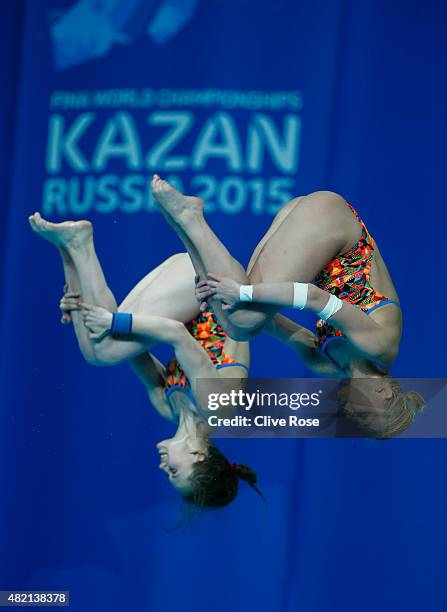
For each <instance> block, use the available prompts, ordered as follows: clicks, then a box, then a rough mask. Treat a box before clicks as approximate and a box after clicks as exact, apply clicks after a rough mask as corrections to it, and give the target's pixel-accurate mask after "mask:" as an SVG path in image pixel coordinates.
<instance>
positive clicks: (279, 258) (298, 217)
mask: <svg viewBox="0 0 447 612" xmlns="http://www.w3.org/2000/svg"><path fill="white" fill-rule="evenodd" d="M152 189H153V192H154V197H155V199H156V201H157V203H158V204H159V206H160V208H161V210H162V211H163V213H164V215H165V217H166V218H167V219H168V222H169V223H170V224H171V225H172V227H173V228H174V229H175V231H176V232H177V234H178V235H179V237H180V238H181V240H182V241H183V243H184V244H185V246H186V248H187V249H188V251H189V252H190V253H193V254H194V255H193V257H194V259H196V258H197V259H198V260H199V261H200V265H201V267H202V268H203V270H204V271H205V272H216V273H217V274H221V275H222V276H229V277H231V278H234V279H235V280H238V281H240V282H246V281H245V279H243V278H242V277H241V276H240V269H239V267H238V266H239V264H237V265H235V263H234V261H235V260H234V259H233V258H232V257H231V255H230V254H229V253H228V251H227V250H226V249H225V247H224V246H223V245H222V243H220V241H219V240H218V238H217V237H216V235H215V234H214V233H213V232H212V230H211V228H210V227H209V226H208V225H207V223H206V221H205V219H204V216H203V201H202V200H200V199H199V198H193V197H187V196H184V195H182V194H181V193H179V192H178V191H176V190H175V189H173V188H172V187H171V186H170V185H169V184H168V183H166V181H161V180H160V179H159V177H157V176H155V177H154V180H153V183H152ZM286 220H287V222H286ZM359 237H360V226H359V223H358V222H357V220H356V219H355V217H354V215H353V214H352V212H351V211H350V210H349V208H348V207H347V206H346V204H345V201H344V200H343V198H342V197H340V196H339V195H337V194H335V193H332V192H327V191H321V192H316V193H313V194H310V195H308V196H303V197H300V198H295V199H294V200H292V201H291V202H289V203H288V204H287V205H286V206H285V207H284V208H283V209H282V210H281V211H280V212H279V213H278V215H277V218H276V219H275V220H274V222H273V224H272V227H271V228H270V230H269V231H268V232H267V235H266V236H265V237H264V238H263V239H262V241H261V243H260V245H258V247H257V249H256V251H255V254H254V257H252V261H251V262H250V264H249V267H248V273H249V278H250V281H249V282H250V283H257V282H275V281H276V282H279V281H286V280H287V281H290V280H291V281H299V282H310V281H311V280H313V279H314V277H315V276H316V275H317V273H318V272H319V271H320V270H321V269H322V268H323V267H324V266H325V265H326V264H327V263H328V262H329V261H330V260H331V259H333V258H334V257H335V256H336V255H337V254H338V253H340V252H343V250H344V249H347V248H349V246H351V245H352V244H353V243H354V242H355V241H356V240H358V239H359ZM213 307H214V304H213ZM278 310H279V309H278V308H276V307H272V306H260V305H254V304H249V305H247V306H246V307H245V308H244V309H239V310H236V311H235V312H233V313H232V314H227V317H228V319H229V322H230V326H227V327H226V328H225V329H226V331H227V332H228V333H229V334H230V336H232V337H235V338H236V339H237V340H246V339H248V338H250V337H252V336H253V335H255V334H256V333H258V332H259V330H260V329H262V326H263V325H264V323H265V322H266V321H267V320H268V319H269V318H270V317H272V316H273V315H274V314H275V313H276V312H278ZM224 314H225V313H224ZM222 324H223V325H224V322H223V321H222Z"/></svg>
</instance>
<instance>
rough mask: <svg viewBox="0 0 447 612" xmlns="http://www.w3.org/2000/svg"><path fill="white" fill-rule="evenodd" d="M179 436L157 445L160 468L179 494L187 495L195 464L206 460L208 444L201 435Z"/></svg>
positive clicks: (187, 434)
mask: <svg viewBox="0 0 447 612" xmlns="http://www.w3.org/2000/svg"><path fill="white" fill-rule="evenodd" d="M178 434H179V432H177V434H176V435H175V436H174V437H173V438H169V439H167V440H162V441H161V442H159V443H158V444H157V450H158V453H159V455H160V465H159V468H160V469H161V470H162V471H163V472H164V473H165V474H166V476H167V478H168V479H169V482H170V483H171V484H172V486H173V487H175V488H176V489H177V490H178V491H179V493H182V494H186V493H189V491H190V489H191V482H190V476H191V474H192V471H193V466H194V464H195V463H198V462H201V461H204V460H205V459H206V453H207V442H206V439H205V438H203V437H201V436H200V435H191V434H189V433H186V432H183V435H178Z"/></svg>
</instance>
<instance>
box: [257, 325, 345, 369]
mask: <svg viewBox="0 0 447 612" xmlns="http://www.w3.org/2000/svg"><path fill="white" fill-rule="evenodd" d="M264 329H265V331H266V332H267V333H268V334H269V335H270V336H273V337H274V338H276V339H277V340H279V341H280V342H282V343H283V344H286V345H287V346H288V347H290V348H291V349H292V350H293V351H296V352H297V353H298V355H299V356H300V358H301V360H302V362H303V363H304V365H305V366H306V367H307V368H309V369H310V370H312V371H313V372H316V373H317V374H321V375H322V376H339V372H338V370H337V368H335V366H334V365H333V364H332V363H331V362H330V361H329V359H328V358H327V357H326V356H325V355H324V354H323V353H322V352H321V351H320V350H319V349H318V340H317V337H316V335H315V334H313V333H312V332H311V331H310V330H309V329H307V328H305V327H303V326H302V325H298V323H295V322H294V321H292V320H291V319H288V318H287V317H284V316H283V315H280V314H277V315H275V316H274V317H273V319H271V320H270V321H269V322H268V323H267V324H266V326H265V328H264Z"/></svg>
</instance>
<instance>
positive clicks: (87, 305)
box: [29, 213, 257, 508]
mask: <svg viewBox="0 0 447 612" xmlns="http://www.w3.org/2000/svg"><path fill="white" fill-rule="evenodd" d="M29 223H30V225H31V227H32V229H33V230H34V231H35V232H36V233H37V234H39V235H40V236H41V237H42V238H45V239H46V240H48V241H49V242H51V243H52V244H54V245H55V246H56V247H57V248H58V250H59V252H60V255H61V257H62V262H63V267H64V274H65V280H66V285H65V288H64V296H63V298H62V300H61V303H60V307H61V310H62V313H63V314H62V322H63V323H69V322H71V321H72V322H73V324H74V328H75V333H76V337H77V340H78V343H79V347H80V350H81V352H82V354H83V356H84V357H85V359H86V360H87V361H88V363H90V364H93V365H98V366H103V365H112V364H116V363H120V362H122V361H124V360H128V361H129V364H130V366H131V367H132V369H133V371H134V372H135V373H136V375H137V376H138V377H139V378H140V380H141V381H142V382H143V384H144V385H145V387H146V390H147V393H148V395H149V398H150V401H151V402H152V404H153V406H154V407H155V409H156V410H157V411H158V412H159V414H160V415H161V416H162V417H164V418H165V419H167V420H169V421H171V422H173V423H175V424H177V425H178V427H177V432H176V433H175V435H174V437H173V438H171V439H168V440H162V441H161V442H160V443H159V444H157V450H158V452H159V455H160V468H161V469H162V470H163V471H164V472H165V473H166V474H167V476H168V478H169V482H170V483H171V484H172V485H173V486H174V487H175V489H177V491H178V492H179V493H180V495H181V496H182V497H183V499H184V500H185V501H187V502H190V503H192V504H194V505H196V506H199V507H201V508H212V507H214V508H215V507H221V506H225V505H226V504H228V503H230V502H231V501H232V500H233V499H234V498H235V497H236V495H237V490H238V482H239V479H243V480H245V481H246V482H248V484H249V485H250V486H252V487H253V488H255V489H256V486H255V483H256V475H255V473H254V472H253V471H252V470H250V468H248V467H246V466H244V465H242V464H237V465H236V464H232V463H230V462H229V461H228V460H227V459H226V458H225V457H224V455H223V454H222V453H221V452H220V451H219V449H218V448H217V447H216V446H215V445H214V444H213V443H211V442H210V441H209V439H208V432H207V426H206V424H205V422H204V420H203V416H202V414H203V412H202V414H201V412H200V408H201V406H199V405H198V403H199V402H197V401H195V400H197V399H198V398H197V392H198V390H197V379H200V378H204V379H213V378H219V379H221V378H225V379H228V382H229V384H233V385H238V387H240V386H241V384H242V383H243V380H244V379H246V377H247V374H248V366H249V348H248V343H247V342H238V341H235V340H233V339H232V338H229V337H228V336H227V334H226V333H225V332H224V331H223V329H222V328H221V326H220V325H219V323H218V322H217V320H216V318H215V316H214V313H213V312H212V311H207V312H202V313H200V312H199V305H198V303H197V300H196V298H195V295H194V268H193V266H192V264H191V260H190V258H189V256H188V254H187V253H181V254H177V255H174V256H172V257H170V258H169V259H168V260H166V261H165V262H164V263H162V264H161V265H159V266H158V267H157V268H155V270H152V272H150V273H149V274H147V276H145V277H144V278H143V279H142V280H141V281H140V282H139V283H138V284H137V285H136V286H135V287H134V289H132V291H131V292H130V293H129V295H128V296H127V297H126V298H125V300H124V301H123V303H122V304H121V305H120V307H119V308H117V304H116V301H115V298H114V296H113V294H112V292H111V290H110V289H109V287H108V285H107V283H106V280H105V278H104V274H103V271H102V268H101V265H100V263H99V260H98V258H97V255H96V252H95V247H94V243H93V231H92V225H91V223H90V222H88V221H65V222H63V223H50V222H48V221H46V220H44V219H43V218H42V217H41V215H40V214H39V213H35V214H34V215H32V216H31V217H29ZM81 296H82V300H83V302H82V303H81V302H80V300H81ZM91 304H94V306H93V305H91ZM112 313H115V314H112ZM123 313H132V315H129V314H123ZM114 319H115V329H114V328H113V327H112V320H114ZM130 321H132V325H131V329H130V325H129V323H130ZM126 325H127V327H126ZM112 331H116V332H120V333H117V334H115V333H110V332H112ZM159 342H161V343H167V344H170V345H171V346H172V347H173V348H174V351H175V357H173V359H172V360H171V361H170V363H169V364H168V365H167V366H166V367H164V366H163V365H162V364H161V363H160V362H159V361H158V360H157V359H156V357H154V355H152V354H151V353H149V352H148V350H149V349H150V348H151V347H152V346H154V345H155V344H157V343H159ZM180 364H181V365H180ZM203 409H204V410H206V409H205V408H203ZM256 490H257V489H256Z"/></svg>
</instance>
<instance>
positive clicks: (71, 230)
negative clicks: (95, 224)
mask: <svg viewBox="0 0 447 612" xmlns="http://www.w3.org/2000/svg"><path fill="white" fill-rule="evenodd" d="M28 221H29V224H30V225H31V228H32V229H33V231H35V232H36V234H39V236H42V238H45V240H48V241H49V242H51V243H52V244H54V245H55V246H57V247H65V248H67V249H70V248H72V249H76V248H79V247H80V246H82V245H83V244H84V243H85V242H87V241H88V240H90V238H91V236H92V232H93V230H92V224H91V223H90V221H63V222H62V223H51V222H50V221H46V220H45V219H44V218H43V217H42V216H41V215H40V213H38V212H36V213H34V215H31V216H30V217H28Z"/></svg>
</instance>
